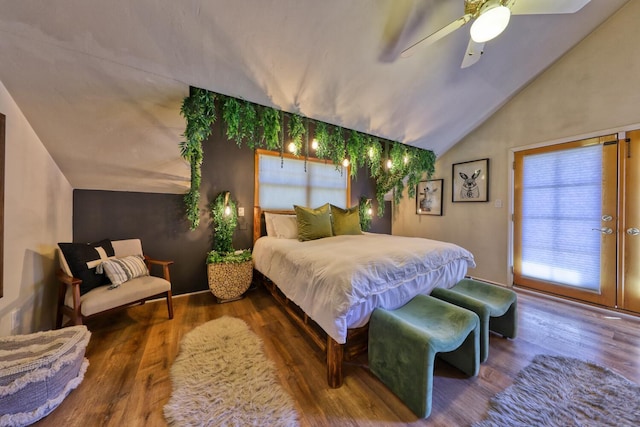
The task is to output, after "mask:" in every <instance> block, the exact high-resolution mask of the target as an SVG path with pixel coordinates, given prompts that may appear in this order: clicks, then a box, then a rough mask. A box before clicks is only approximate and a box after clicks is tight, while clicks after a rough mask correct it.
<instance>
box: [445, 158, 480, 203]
mask: <svg viewBox="0 0 640 427" xmlns="http://www.w3.org/2000/svg"><path fill="white" fill-rule="evenodd" d="M452 169H453V172H452V180H453V185H452V186H451V201H452V202H488V201H489V159H480V160H472V161H470V162H463V163H454V164H453V166H452Z"/></svg>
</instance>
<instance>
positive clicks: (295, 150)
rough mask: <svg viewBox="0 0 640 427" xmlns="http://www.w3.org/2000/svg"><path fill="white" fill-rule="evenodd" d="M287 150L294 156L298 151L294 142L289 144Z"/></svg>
mask: <svg viewBox="0 0 640 427" xmlns="http://www.w3.org/2000/svg"><path fill="white" fill-rule="evenodd" d="M287 149H288V150H289V152H290V153H293V154H295V153H296V152H297V151H298V147H296V144H295V142H290V143H289V145H288V146H287Z"/></svg>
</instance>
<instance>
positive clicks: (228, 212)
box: [224, 191, 231, 216]
mask: <svg viewBox="0 0 640 427" xmlns="http://www.w3.org/2000/svg"><path fill="white" fill-rule="evenodd" d="M230 194H231V193H229V192H228V191H227V192H226V193H225V194H224V216H229V215H231V206H229V195H230Z"/></svg>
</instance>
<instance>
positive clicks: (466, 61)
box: [460, 37, 484, 68]
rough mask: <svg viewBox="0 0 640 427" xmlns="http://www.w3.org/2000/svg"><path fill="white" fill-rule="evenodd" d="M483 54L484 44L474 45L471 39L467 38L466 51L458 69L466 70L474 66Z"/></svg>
mask: <svg viewBox="0 0 640 427" xmlns="http://www.w3.org/2000/svg"><path fill="white" fill-rule="evenodd" d="M483 53H484V43H476V42H474V41H473V39H472V38H471V37H469V44H468V45H467V51H466V52H465V54H464V58H463V59H462V65H460V68H467V67H470V66H472V65H473V64H475V63H476V62H478V61H479V60H480V57H481V56H482V54H483Z"/></svg>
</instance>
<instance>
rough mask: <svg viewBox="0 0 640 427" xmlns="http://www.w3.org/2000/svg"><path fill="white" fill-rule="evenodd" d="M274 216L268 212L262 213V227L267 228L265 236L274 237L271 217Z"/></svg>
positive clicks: (274, 232)
mask: <svg viewBox="0 0 640 427" xmlns="http://www.w3.org/2000/svg"><path fill="white" fill-rule="evenodd" d="M274 216H276V214H272V213H269V212H265V213H264V225H265V226H266V227H267V236H269V237H276V231H275V230H274V229H273V217H274Z"/></svg>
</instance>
